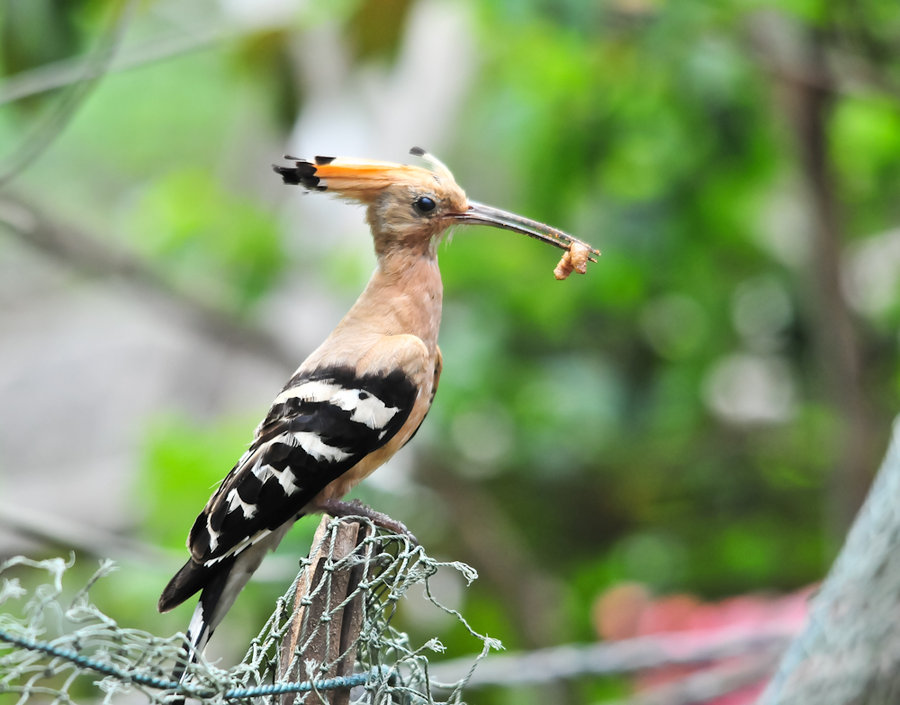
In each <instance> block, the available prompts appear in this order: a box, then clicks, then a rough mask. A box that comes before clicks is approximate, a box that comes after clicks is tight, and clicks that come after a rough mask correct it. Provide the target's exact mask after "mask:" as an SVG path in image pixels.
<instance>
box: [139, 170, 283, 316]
mask: <svg viewBox="0 0 900 705" xmlns="http://www.w3.org/2000/svg"><path fill="white" fill-rule="evenodd" d="M133 217H134V219H135V229H136V230H137V234H138V244H139V245H140V246H141V247H142V248H143V249H145V250H146V251H147V252H148V253H149V254H151V255H152V256H153V257H155V258H157V259H159V260H161V261H162V262H163V263H164V264H163V267H164V269H165V271H166V272H167V273H169V274H170V275H171V276H173V277H176V278H182V279H184V280H189V285H190V286H191V287H192V288H193V289H194V290H198V289H199V290H202V291H203V292H205V293H206V296H207V297H208V298H209V299H210V300H214V301H220V300H223V299H224V300H226V301H228V302H229V303H230V305H231V306H233V307H235V308H238V309H242V308H246V307H247V306H248V305H250V304H252V303H253V302H254V301H256V300H257V299H259V297H260V296H262V295H263V294H265V293H266V291H267V290H268V289H269V287H270V286H271V285H272V283H273V282H274V281H275V280H276V279H277V276H278V274H279V273H280V272H281V269H282V267H283V265H284V261H285V260H284V256H283V253H282V250H281V243H280V238H279V232H278V228H277V226H276V224H275V221H274V220H273V218H272V216H271V215H270V214H269V213H267V212H265V211H263V210H261V209H260V208H259V207H258V206H256V204H254V203H253V202H252V201H248V200H243V199H241V198H239V197H236V196H234V195H233V194H229V193H227V192H226V191H225V190H223V189H222V187H221V185H220V184H219V183H218V182H217V181H216V180H215V179H214V178H213V176H212V175H210V174H209V173H207V172H206V171H203V170H200V169H181V170H178V171H174V172H172V173H171V174H169V175H168V176H167V177H166V178H163V179H160V180H159V181H157V182H156V183H155V184H153V185H152V186H151V188H150V189H149V190H148V191H147V192H146V194H145V195H144V197H143V198H142V200H141V201H140V203H139V204H138V207H137V209H136V211H135V213H134V215H133Z"/></svg>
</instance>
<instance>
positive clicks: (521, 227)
mask: <svg viewBox="0 0 900 705" xmlns="http://www.w3.org/2000/svg"><path fill="white" fill-rule="evenodd" d="M452 217H453V219H454V220H455V221H457V222H459V223H467V224H469V225H489V226H491V227H493V228H502V229H503V230H512V231H513V232H516V233H521V234H522V235H527V236H528V237H533V238H534V239H535V240H541V241H542V242H546V243H548V244H550V245H553V246H554V247H558V248H559V249H561V250H568V249H569V248H570V247H571V246H572V245H573V244H575V243H577V244H578V245H581V246H582V247H584V248H586V249H587V250H588V251H589V252H590V254H589V255H588V259H589V260H590V261H591V262H596V261H597V257H598V256H599V255H600V250H598V249H597V248H595V247H591V246H590V245H589V244H588V243H586V242H584V241H583V240H579V239H578V238H575V237H572V236H571V235H569V234H568V233H564V232H563V231H562V230H557V229H556V228H553V227H551V226H549V225H545V224H544V223H539V222H538V221H536V220H531V219H530V218H523V217H522V216H520V215H516V214H515V213H509V212H507V211H503V210H500V209H499V208H492V207H491V206H486V205H484V204H483V203H478V202H477V201H469V209H468V210H467V211H466V212H465V213H458V214H455V215H453V216H452Z"/></svg>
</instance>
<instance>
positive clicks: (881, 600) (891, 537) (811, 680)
mask: <svg viewBox="0 0 900 705" xmlns="http://www.w3.org/2000/svg"><path fill="white" fill-rule="evenodd" d="M759 702H760V705H788V704H789V705H862V704H866V705H875V704H876V703H877V704H880V703H885V704H887V703H897V702H900V419H898V420H897V421H895V422H894V435H893V438H892V440H891V446H890V448H889V449H888V452H887V455H886V456H885V459H884V462H883V463H882V466H881V470H880V472H879V473H878V476H877V477H876V478H875V483H874V484H873V485H872V489H871V491H870V492H869V496H868V498H867V499H866V503H865V505H863V508H862V510H860V513H859V516H858V517H857V519H856V521H855V523H854V524H853V528H852V529H851V530H850V533H849V535H848V536H847V541H846V542H845V544H844V547H843V549H842V550H841V553H840V555H839V556H838V558H837V560H836V561H835V562H834V565H833V566H832V567H831V571H830V572H829V573H828V577H827V578H826V579H825V582H824V583H823V584H822V588H821V589H820V590H819V592H818V594H817V595H816V596H815V598H814V599H813V601H812V606H811V609H810V614H809V618H808V620H807V624H806V627H805V629H804V630H803V631H802V632H801V633H800V635H799V636H798V637H797V638H796V639H795V640H794V641H793V642H792V644H791V646H790V647H789V648H788V650H787V653H786V654H785V656H784V658H783V659H782V661H781V664H780V666H779V668H778V672H777V673H776V674H775V677H774V678H773V679H772V681H771V683H770V684H769V687H768V688H767V689H766V692H765V693H764V694H763V697H762V698H761V700H760V701H759Z"/></svg>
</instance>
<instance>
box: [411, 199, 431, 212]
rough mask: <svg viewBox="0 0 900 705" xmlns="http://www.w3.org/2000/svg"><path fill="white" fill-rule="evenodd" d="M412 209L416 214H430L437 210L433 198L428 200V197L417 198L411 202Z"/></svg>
mask: <svg viewBox="0 0 900 705" xmlns="http://www.w3.org/2000/svg"><path fill="white" fill-rule="evenodd" d="M413 208H415V209H416V211H417V212H418V213H422V214H425V213H431V211H433V210H434V209H435V208H437V203H435V202H434V199H433V198H429V197H428V196H419V197H418V198H417V199H416V200H415V201H413Z"/></svg>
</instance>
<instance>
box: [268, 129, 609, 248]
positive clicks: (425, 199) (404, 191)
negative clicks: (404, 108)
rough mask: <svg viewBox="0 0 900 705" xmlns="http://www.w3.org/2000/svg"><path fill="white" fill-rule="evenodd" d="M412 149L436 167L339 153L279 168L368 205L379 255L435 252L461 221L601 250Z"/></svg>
mask: <svg viewBox="0 0 900 705" xmlns="http://www.w3.org/2000/svg"><path fill="white" fill-rule="evenodd" d="M410 154H413V155H415V156H418V157H422V158H423V159H425V161H426V162H427V163H428V165H429V166H430V167H431V168H430V169H425V168H423V167H419V166H407V165H405V164H394V163H391V162H376V161H362V160H354V159H344V158H334V157H315V158H313V159H312V160H311V161H308V160H305V159H297V158H295V157H285V159H290V160H293V161H294V162H295V165H294V166H278V165H276V166H274V169H275V171H276V172H278V173H279V174H281V176H282V178H283V179H284V182H285V183H286V184H296V185H299V186H304V187H306V188H307V189H308V190H310V191H326V192H328V193H333V194H335V195H337V196H340V197H342V198H347V199H350V200H353V201H357V202H359V203H362V204H364V205H365V206H367V209H368V210H367V219H368V221H369V226H370V227H371V228H372V236H373V237H374V239H375V253H376V254H377V255H378V256H379V257H381V256H382V255H384V254H386V253H388V252H390V251H392V250H394V249H396V248H403V249H404V250H407V251H410V250H413V251H421V252H423V253H433V252H434V248H435V244H436V242H437V241H438V240H439V239H440V236H441V235H442V234H443V233H444V232H445V231H446V230H447V229H448V228H449V227H451V226H453V225H459V224H470V225H488V226H491V227H495V228H503V229H505V230H512V231H514V232H518V233H521V234H523V235H528V236H529V237H533V238H536V239H538V240H542V241H544V242H547V243H549V244H552V245H554V246H556V247H559V248H561V249H566V250H568V249H570V248H571V247H572V246H573V243H574V244H578V245H580V246H582V247H585V248H587V250H588V256H587V258H588V259H590V260H591V261H596V259H595V257H594V256H595V255H599V254H600V253H599V251H597V250H595V249H594V248H592V247H591V246H590V245H587V244H586V243H583V242H581V241H580V240H578V239H576V238H574V237H572V236H571V235H568V234H566V233H564V232H562V231H561V230H557V229H556V228H552V227H550V226H549V225H544V224H543V223H539V222H537V221H534V220H529V219H528V218H523V217H522V216H518V215H515V214H514V213H508V212H506V211H502V210H500V209H498V208H492V207H490V206H486V205H484V204H482V203H477V202H475V201H471V200H469V199H468V198H467V197H466V194H465V191H463V190H462V189H461V188H460V187H459V185H458V184H457V183H456V180H455V179H454V178H453V174H451V173H450V170H449V169H448V168H447V167H446V166H444V164H442V163H441V162H440V161H438V160H437V159H435V158H434V157H433V156H431V155H430V154H428V153H426V152H425V151H424V150H423V149H420V148H418V147H414V148H413V149H411V150H410Z"/></svg>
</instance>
